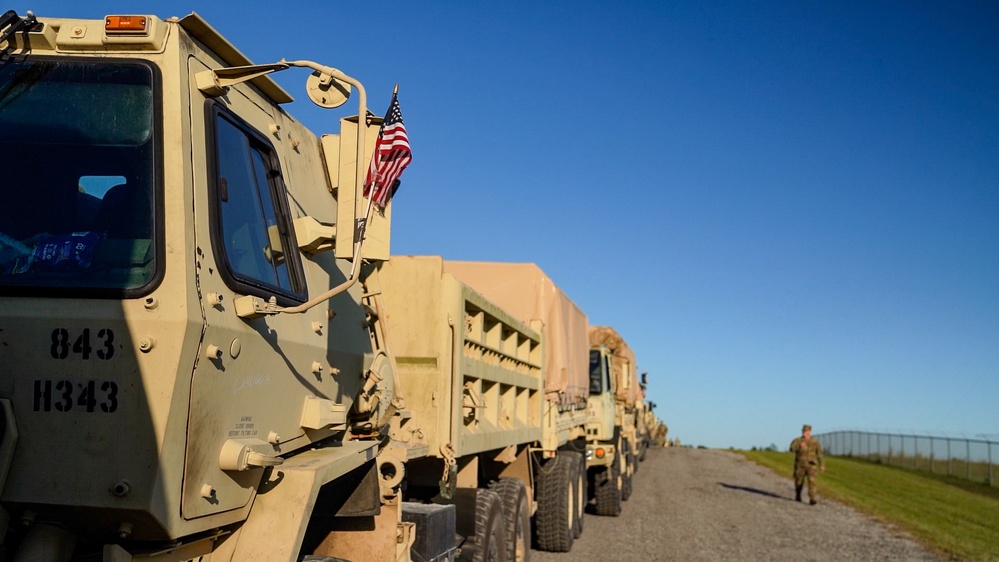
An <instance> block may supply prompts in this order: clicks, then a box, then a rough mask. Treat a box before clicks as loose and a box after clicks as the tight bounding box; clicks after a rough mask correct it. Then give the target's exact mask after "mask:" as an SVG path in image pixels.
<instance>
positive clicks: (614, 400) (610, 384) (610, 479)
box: [444, 260, 638, 515]
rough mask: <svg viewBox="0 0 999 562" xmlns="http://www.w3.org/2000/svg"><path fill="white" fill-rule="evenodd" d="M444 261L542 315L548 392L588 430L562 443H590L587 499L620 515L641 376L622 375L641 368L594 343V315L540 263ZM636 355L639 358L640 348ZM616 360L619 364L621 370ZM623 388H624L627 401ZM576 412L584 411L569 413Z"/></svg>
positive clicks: (504, 302)
mask: <svg viewBox="0 0 999 562" xmlns="http://www.w3.org/2000/svg"><path fill="white" fill-rule="evenodd" d="M444 268H445V270H446V271H448V272H450V273H452V274H454V275H455V276H456V277H457V278H459V279H461V280H462V281H463V282H465V283H468V284H469V285H471V286H472V287H473V288H475V290H477V291H479V292H481V293H482V294H483V295H486V296H487V297H488V298H489V299H491V300H492V301H493V302H496V303H498V304H499V305H500V306H502V307H504V308H505V309H506V310H509V311H511V312H513V313H514V314H515V315H516V316H517V317H518V318H519V319H521V320H523V321H528V322H532V321H533V322H538V321H540V322H541V323H542V325H543V326H544V327H545V333H546V336H547V337H546V339H545V346H546V373H547V374H548V375H547V376H548V378H547V379H546V381H547V382H546V384H547V385H548V386H547V388H546V390H547V393H548V396H551V397H552V398H553V399H554V398H556V397H557V402H555V403H553V407H551V408H550V411H552V412H556V411H559V412H562V415H563V417H564V418H565V419H566V420H567V422H568V425H569V426H571V427H572V428H573V432H574V433H573V435H578V432H579V431H581V432H582V435H580V437H581V439H579V440H578V441H568V442H566V441H565V440H564V439H563V440H562V441H560V443H566V445H561V446H562V447H563V449H569V450H573V449H575V450H582V449H583V447H585V453H586V455H585V459H586V460H585V465H584V467H583V469H582V472H583V474H584V475H585V478H586V490H587V494H586V495H585V496H584V497H583V498H581V501H580V502H579V503H580V504H583V503H588V501H589V499H590V498H593V499H594V502H595V503H594V506H595V510H596V513H597V514H599V515H619V514H620V513H621V502H622V501H623V500H626V499H627V498H628V497H629V496H630V493H631V474H632V473H633V471H634V464H629V461H628V459H633V457H634V455H632V454H631V452H632V451H636V449H635V448H634V447H635V445H634V444H635V442H636V440H637V435H636V426H635V421H634V420H635V417H634V413H635V408H634V404H632V407H630V408H625V407H624V406H623V404H624V400H625V399H631V400H632V401H634V400H635V399H636V397H637V394H636V393H635V392H634V389H636V388H637V386H638V385H637V378H635V379H634V381H635V382H634V384H633V381H632V378H627V379H626V380H625V379H622V378H621V373H629V377H631V376H634V373H632V372H631V371H628V370H627V369H628V367H627V366H626V365H623V363H622V362H623V361H624V359H621V358H618V359H615V357H614V350H613V349H612V348H610V347H607V346H603V345H598V346H597V347H596V348H594V349H592V350H591V349H590V343H591V339H592V335H591V334H592V333H593V330H594V328H593V327H591V326H589V322H588V320H587V318H586V315H585V314H584V313H583V311H582V310H581V309H580V308H579V307H578V306H577V305H576V304H575V303H574V302H572V300H571V299H569V298H568V296H567V295H565V293H564V292H562V290H561V289H559V287H558V286H557V285H556V284H555V283H554V282H553V281H552V280H551V278H549V277H548V276H547V275H546V274H545V273H544V272H543V271H542V270H541V269H540V268H539V267H538V266H537V265H535V264H531V263H496V262H468V261H453V260H446V261H445V262H444ZM601 333H603V332H601ZM615 334H616V332H615ZM622 341H623V340H622ZM612 343H615V344H616V345H617V347H619V348H621V350H622V353H625V351H624V347H626V346H622V345H621V344H620V343H618V342H617V341H616V340H615V341H614V342H612ZM630 357H631V358H632V361H631V363H630V365H634V354H631V355H630ZM614 361H617V363H615V362H614ZM612 365H617V367H616V370H615V368H612ZM619 389H624V390H622V392H623V394H622V395H621V398H622V402H621V406H620V407H619V406H618V403H619V400H618V395H617V392H618V390H619ZM555 406H557V409H556V407H555ZM582 409H585V410H586V415H585V417H583V418H582V422H581V421H580V417H579V416H578V413H579V412H580V410H582ZM572 412H575V413H576V415H575V416H571V415H567V414H566V413H572ZM626 412H627V413H628V414H629V417H627V418H626V417H625V413H626ZM580 423H582V424H583V426H582V427H580V426H579V424H580ZM624 423H629V424H630V426H629V427H627V428H626V427H624V426H623V425H622V424H624ZM629 439H630V440H629ZM621 451H624V453H623V454H621Z"/></svg>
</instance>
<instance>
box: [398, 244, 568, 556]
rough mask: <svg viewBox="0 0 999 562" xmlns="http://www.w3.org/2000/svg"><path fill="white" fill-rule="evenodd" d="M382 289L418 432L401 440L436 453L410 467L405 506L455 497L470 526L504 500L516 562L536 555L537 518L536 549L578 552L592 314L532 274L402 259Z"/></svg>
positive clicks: (518, 267) (514, 267)
mask: <svg viewBox="0 0 999 562" xmlns="http://www.w3.org/2000/svg"><path fill="white" fill-rule="evenodd" d="M491 281H497V282H499V284H501V285H502V287H497V286H496V285H493V284H491ZM379 283H380V289H379V290H380V292H381V293H382V298H383V302H384V305H385V308H384V312H383V318H384V321H385V324H386V326H387V328H388V331H389V333H391V334H392V335H393V338H395V336H396V335H404V337H402V338H396V339H394V340H393V343H392V345H393V351H394V353H395V357H396V364H397V369H396V374H397V377H398V379H399V381H400V383H401V385H402V386H403V387H404V388H405V389H406V392H407V404H408V405H409V408H410V410H411V411H412V419H413V423H414V426H415V427H418V428H419V432H418V433H415V434H404V435H401V436H398V441H400V442H409V443H415V442H418V443H422V444H426V445H427V447H428V448H429V455H427V456H426V457H423V458H413V459H410V460H409V462H408V463H407V465H406V477H405V484H406V491H407V499H412V500H423V501H433V502H446V501H449V498H454V499H455V501H456V503H457V506H458V511H459V513H458V518H459V521H461V520H463V519H466V518H464V517H462V510H463V506H464V505H478V506H479V507H478V512H483V511H484V510H486V509H488V507H489V505H491V502H495V501H497V500H493V499H490V497H491V496H494V495H498V496H499V500H501V501H499V502H498V503H500V504H502V505H503V507H504V510H503V516H504V517H505V520H506V534H507V537H506V543H507V545H508V547H507V551H508V555H509V557H510V559H511V560H514V559H516V560H522V559H523V557H524V556H526V555H527V554H528V551H529V549H530V541H531V535H532V532H531V529H532V527H531V526H530V520H529V515H528V514H532V513H533V520H534V527H533V528H534V533H533V534H534V536H535V539H536V541H537V544H538V546H539V547H540V548H542V549H543V550H549V551H557V552H565V551H568V550H569V549H570V548H571V547H572V543H573V539H574V538H575V536H577V535H578V534H579V533H580V532H581V531H582V517H583V509H584V507H585V499H586V498H585V493H586V488H585V480H584V476H585V473H584V468H583V467H584V465H583V451H584V450H585V442H584V430H585V423H586V416H587V412H586V402H585V396H586V394H585V390H586V389H585V382H586V379H585V375H586V371H585V363H584V362H585V359H586V347H585V345H582V344H581V343H580V341H581V340H579V338H578V336H579V335H582V334H585V333H586V317H585V315H583V314H582V312H581V311H580V310H579V309H578V308H577V307H576V306H575V305H574V304H573V303H572V302H571V301H569V300H568V299H567V298H565V297H564V295H563V294H562V293H561V292H560V291H558V289H557V287H555V286H554V285H553V284H552V283H551V281H550V280H548V278H547V277H545V276H544V274H543V273H542V272H541V270H540V269H538V268H537V267H536V266H533V265H531V264H491V263H481V262H450V261H446V260H443V259H442V258H440V257H436V256H393V257H392V259H391V260H390V261H388V262H386V263H384V264H383V265H382V266H381V268H380V271H379ZM414 295H420V296H419V298H414ZM501 306H502V308H501ZM440 496H444V497H443V498H441V497H440ZM474 517H475V512H472V513H469V517H468V518H467V520H468V521H471V520H472V519H474ZM472 531H474V532H472ZM458 532H459V534H461V535H463V536H467V537H474V540H468V541H466V542H465V543H464V547H463V550H468V549H474V550H475V551H478V550H486V551H488V550H489V548H490V547H491V545H492V542H493V540H494V539H495V537H490V536H489V533H488V528H487V525H485V524H483V525H478V526H477V528H476V529H474V530H473V529H467V530H462V529H459V531H458Z"/></svg>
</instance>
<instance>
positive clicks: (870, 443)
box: [815, 431, 999, 486]
mask: <svg viewBox="0 0 999 562" xmlns="http://www.w3.org/2000/svg"><path fill="white" fill-rule="evenodd" d="M815 437H816V438H817V439H818V440H819V442H820V443H822V448H823V449H824V450H825V453H826V454H827V455H834V456H843V457H855V458H862V459H867V460H869V461H872V462H877V463H881V464H888V465H892V466H898V467H902V468H908V469H912V470H923V471H927V472H932V473H935V474H947V475H950V476H958V477H961V478H967V479H968V480H971V481H974V482H981V483H985V484H988V485H990V486H996V485H997V483H996V480H995V475H994V464H993V459H994V457H993V447H994V446H995V447H996V452H997V453H999V442H996V441H991V440H988V439H971V438H965V437H935V436H930V435H906V434H900V433H873V432H868V431H833V432H829V433H823V434H821V435H816V436H815Z"/></svg>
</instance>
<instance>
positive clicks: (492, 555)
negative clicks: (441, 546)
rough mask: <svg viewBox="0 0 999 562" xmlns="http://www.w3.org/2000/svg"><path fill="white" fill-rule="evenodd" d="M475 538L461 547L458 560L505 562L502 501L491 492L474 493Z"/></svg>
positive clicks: (504, 529)
mask: <svg viewBox="0 0 999 562" xmlns="http://www.w3.org/2000/svg"><path fill="white" fill-rule="evenodd" d="M475 492H476V494H475V536H474V537H472V538H473V540H474V544H471V543H472V541H466V542H465V544H464V545H462V547H461V557H460V560H471V561H472V562H507V557H506V524H505V522H504V520H503V500H501V499H500V497H499V494H497V493H496V492H493V491H491V490H476V491H475Z"/></svg>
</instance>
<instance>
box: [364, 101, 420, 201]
mask: <svg viewBox="0 0 999 562" xmlns="http://www.w3.org/2000/svg"><path fill="white" fill-rule="evenodd" d="M412 161H413V153H412V151H411V150H410V149H409V137H408V136H407V135H406V126H405V125H403V123H402V109H401V108H400V107H399V99H398V97H397V96H396V95H395V94H392V103H391V104H389V108H388V112H386V113H385V121H384V122H383V123H382V127H381V129H380V130H379V131H378V140H377V141H376V142H375V151H374V153H372V154H371V166H369V167H368V176H367V178H365V180H364V196H365V197H369V196H370V197H371V202H372V203H374V204H375V205H378V207H379V208H382V209H384V208H385V205H388V200H389V198H391V197H392V195H393V194H394V193H395V191H396V190H397V189H399V176H401V175H402V171H403V170H405V169H406V166H408V165H409V163H410V162H412Z"/></svg>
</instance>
